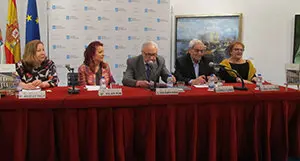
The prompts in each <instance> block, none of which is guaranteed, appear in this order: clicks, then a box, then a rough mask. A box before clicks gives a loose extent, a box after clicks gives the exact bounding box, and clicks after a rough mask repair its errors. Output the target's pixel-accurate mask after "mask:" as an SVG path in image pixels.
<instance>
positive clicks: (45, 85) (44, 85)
mask: <svg viewBox="0 0 300 161" xmlns="http://www.w3.org/2000/svg"><path fill="white" fill-rule="evenodd" d="M39 87H40V88H48V87H50V84H49V83H48V82H42V83H41V84H40V85H39Z"/></svg>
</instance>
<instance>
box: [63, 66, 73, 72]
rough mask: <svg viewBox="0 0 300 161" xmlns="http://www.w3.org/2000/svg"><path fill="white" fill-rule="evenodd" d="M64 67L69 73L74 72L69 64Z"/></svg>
mask: <svg viewBox="0 0 300 161" xmlns="http://www.w3.org/2000/svg"><path fill="white" fill-rule="evenodd" d="M65 67H66V68H67V69H68V71H69V72H72V71H74V68H71V67H70V64H66V65H65Z"/></svg>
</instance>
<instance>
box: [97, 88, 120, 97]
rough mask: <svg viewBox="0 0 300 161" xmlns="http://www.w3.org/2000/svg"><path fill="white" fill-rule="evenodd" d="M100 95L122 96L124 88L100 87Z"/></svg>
mask: <svg viewBox="0 0 300 161" xmlns="http://www.w3.org/2000/svg"><path fill="white" fill-rule="evenodd" d="M98 95H99V96H122V95H123V92H122V88H110V89H99V91H98Z"/></svg>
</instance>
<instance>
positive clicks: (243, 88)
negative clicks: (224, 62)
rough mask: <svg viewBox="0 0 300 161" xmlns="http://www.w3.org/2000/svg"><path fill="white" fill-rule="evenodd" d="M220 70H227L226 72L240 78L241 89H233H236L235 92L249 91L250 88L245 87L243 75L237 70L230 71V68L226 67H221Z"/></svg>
mask: <svg viewBox="0 0 300 161" xmlns="http://www.w3.org/2000/svg"><path fill="white" fill-rule="evenodd" d="M220 69H223V70H225V71H230V72H233V73H234V74H236V75H237V77H238V78H240V79H241V83H242V86H241V87H233V89H235V90H240V91H247V90H248V88H247V87H245V82H244V79H243V78H242V77H241V75H240V74H239V73H238V72H237V71H236V70H234V69H228V68H226V67H224V66H221V67H220Z"/></svg>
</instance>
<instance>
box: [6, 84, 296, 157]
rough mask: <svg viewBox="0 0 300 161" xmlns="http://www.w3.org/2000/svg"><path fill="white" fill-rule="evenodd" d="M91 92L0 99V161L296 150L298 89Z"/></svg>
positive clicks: (237, 154)
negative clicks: (166, 93) (103, 94)
mask: <svg viewBox="0 0 300 161" xmlns="http://www.w3.org/2000/svg"><path fill="white" fill-rule="evenodd" d="M247 86H248V88H249V90H248V91H235V92H233V93H221V94H218V93H215V92H209V91H207V89H196V88H192V90H189V91H185V92H183V93H180V94H179V95H176V96H158V95H155V93H154V92H152V91H149V90H147V89H139V88H129V87H122V88H123V95H122V96H113V97H99V96H98V95H97V92H88V91H85V90H83V89H82V90H81V93H80V94H78V95H69V94H68V93H67V88H64V87H57V88H53V89H52V92H51V93H47V98H46V99H30V100H20V99H17V98H16V97H14V96H9V97H4V98H1V99H0V160H1V161H25V160H28V161H98V160H103V161H144V160H145V161H198V160H199V161H200V160H201V161H229V160H230V161H240V160H242V161H260V160H263V161H277V160H278V161H285V160H287V158H288V157H290V156H293V157H300V107H299V105H300V92H298V91H296V90H292V89H289V90H288V91H285V90H284V88H280V91H276V92H260V91H256V90H254V88H255V87H254V86H253V85H247Z"/></svg>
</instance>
